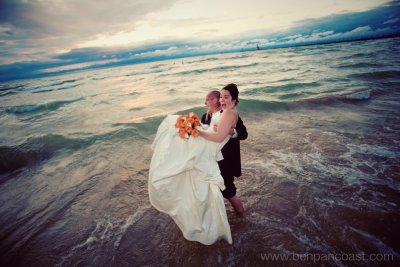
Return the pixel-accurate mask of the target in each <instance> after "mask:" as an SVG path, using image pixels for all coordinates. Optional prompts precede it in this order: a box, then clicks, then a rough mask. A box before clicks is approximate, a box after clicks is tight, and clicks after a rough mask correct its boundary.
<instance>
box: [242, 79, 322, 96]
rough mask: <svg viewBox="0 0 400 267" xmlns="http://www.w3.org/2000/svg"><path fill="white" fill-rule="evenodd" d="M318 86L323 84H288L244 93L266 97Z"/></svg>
mask: <svg viewBox="0 0 400 267" xmlns="http://www.w3.org/2000/svg"><path fill="white" fill-rule="evenodd" d="M318 86H321V84H320V83H318V82H310V83H287V84H284V85H277V86H266V87H260V88H254V89H248V90H246V91H245V92H243V95H264V94H265V93H275V92H287V91H291V90H296V89H300V88H307V87H318Z"/></svg>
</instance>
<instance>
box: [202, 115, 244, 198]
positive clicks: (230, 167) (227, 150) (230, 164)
mask: <svg viewBox="0 0 400 267" xmlns="http://www.w3.org/2000/svg"><path fill="white" fill-rule="evenodd" d="M201 122H202V123H203V124H208V125H210V122H211V117H209V118H208V120H207V121H206V114H203V116H202V117H201ZM235 129H236V132H237V134H238V136H237V137H236V138H231V139H229V141H228V142H227V143H226V144H225V146H224V147H223V148H222V156H223V157H224V159H223V160H221V161H219V162H218V165H219V169H220V170H221V175H222V177H223V178H224V183H225V187H226V189H225V190H224V191H222V194H223V196H224V197H225V198H231V197H233V196H235V195H236V187H235V185H234V183H233V180H234V177H235V176H236V177H239V176H241V175H242V167H241V160H240V140H245V139H246V138H247V136H248V134H247V129H246V126H244V124H243V121H242V119H241V118H240V117H239V118H238V121H237V123H236V128H235Z"/></svg>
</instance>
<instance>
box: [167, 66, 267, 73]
mask: <svg viewBox="0 0 400 267" xmlns="http://www.w3.org/2000/svg"><path fill="white" fill-rule="evenodd" d="M258 64H259V63H250V64H245V65H229V66H219V67H215V68H207V69H195V70H188V71H182V72H178V73H175V74H179V75H190V74H202V73H204V72H209V71H225V70H230V69H240V68H247V67H254V66H257V65H258Z"/></svg>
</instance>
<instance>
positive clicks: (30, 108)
mask: <svg viewBox="0 0 400 267" xmlns="http://www.w3.org/2000/svg"><path fill="white" fill-rule="evenodd" d="M82 99H83V98H82V97H80V98H75V99H68V100H57V101H52V102H48V103H44V104H32V105H22V106H14V107H8V108H6V112H8V113H13V114H25V113H33V112H39V111H44V110H49V111H52V110H56V109H58V108H60V107H62V106H64V105H67V104H70V103H74V102H78V101H80V100H82Z"/></svg>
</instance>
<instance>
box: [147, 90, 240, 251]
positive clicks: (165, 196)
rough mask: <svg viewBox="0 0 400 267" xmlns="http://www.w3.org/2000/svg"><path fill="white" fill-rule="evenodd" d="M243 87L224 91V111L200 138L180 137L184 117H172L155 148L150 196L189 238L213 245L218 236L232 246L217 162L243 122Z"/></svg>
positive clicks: (152, 202) (168, 119)
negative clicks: (178, 123) (239, 108)
mask: <svg viewBox="0 0 400 267" xmlns="http://www.w3.org/2000/svg"><path fill="white" fill-rule="evenodd" d="M238 95H239V91H238V89H237V87H236V85H234V84H229V85H227V86H225V87H224V88H223V89H222V90H221V97H220V103H221V107H222V111H223V112H222V113H216V114H213V116H212V121H211V124H210V125H217V126H216V127H210V128H208V129H206V130H200V133H199V137H190V138H189V139H187V140H182V139H180V138H179V136H178V133H177V131H176V128H175V123H176V120H177V118H178V115H168V116H167V117H166V118H165V119H164V120H163V122H162V123H161V124H160V126H159V128H158V130H157V134H156V137H155V139H154V142H153V144H152V148H153V150H154V152H153V157H152V160H151V163H150V171H149V184H148V186H149V187H148V190H149V197H150V202H151V204H152V205H153V206H154V207H155V208H156V209H157V210H159V211H161V212H164V213H166V214H168V215H170V216H171V217H172V219H173V220H174V221H175V223H176V224H177V225H178V227H179V228H180V229H181V231H182V233H183V236H184V237H185V238H186V239H188V240H191V241H198V242H200V243H202V244H205V245H211V244H213V243H214V242H216V241H217V240H218V239H225V240H226V241H227V242H228V243H229V244H232V236H231V230H230V226H229V223H228V219H227V215H226V210H225V203H224V199H223V196H222V194H221V190H224V189H225V186H224V181H223V178H222V176H221V174H220V170H219V167H218V163H217V160H220V159H221V157H222V154H221V149H222V147H223V146H224V145H225V144H226V142H227V141H228V140H229V138H230V137H231V136H230V133H231V130H232V128H235V126H236V122H237V120H238V116H239V114H238V111H237V110H236V105H237V103H238Z"/></svg>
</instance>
